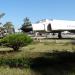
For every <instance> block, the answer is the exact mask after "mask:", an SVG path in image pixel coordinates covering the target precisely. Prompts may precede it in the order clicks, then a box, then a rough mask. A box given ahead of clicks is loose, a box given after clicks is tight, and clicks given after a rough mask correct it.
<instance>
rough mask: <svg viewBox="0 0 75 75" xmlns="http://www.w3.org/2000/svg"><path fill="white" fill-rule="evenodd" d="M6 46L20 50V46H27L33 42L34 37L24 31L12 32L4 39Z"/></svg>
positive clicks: (3, 42)
mask: <svg viewBox="0 0 75 75" xmlns="http://www.w3.org/2000/svg"><path fill="white" fill-rule="evenodd" d="M1 42H2V44H3V45H4V46H7V47H10V48H13V50H14V51H18V50H19V48H20V47H23V46H26V45H28V44H30V43H31V42H32V39H31V38H30V37H29V36H27V35H26V34H23V33H18V34H10V35H8V36H6V37H4V38H3V39H2V41H1Z"/></svg>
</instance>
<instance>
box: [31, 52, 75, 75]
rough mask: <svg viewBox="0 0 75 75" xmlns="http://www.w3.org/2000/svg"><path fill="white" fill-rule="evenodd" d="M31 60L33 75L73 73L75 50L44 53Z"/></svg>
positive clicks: (73, 74)
mask: <svg viewBox="0 0 75 75" xmlns="http://www.w3.org/2000/svg"><path fill="white" fill-rule="evenodd" d="M31 62H32V63H31V65H30V67H31V69H32V70H33V71H34V72H36V73H37V74H35V75H75V52H67V51H66V52H57V51H55V52H53V53H45V54H44V56H42V57H37V58H34V59H32V61H31ZM39 73H40V74H39Z"/></svg>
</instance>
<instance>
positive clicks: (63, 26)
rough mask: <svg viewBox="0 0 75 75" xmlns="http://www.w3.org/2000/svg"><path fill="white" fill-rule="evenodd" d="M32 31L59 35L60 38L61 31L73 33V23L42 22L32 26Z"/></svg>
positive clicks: (74, 23) (74, 26)
mask: <svg viewBox="0 0 75 75" xmlns="http://www.w3.org/2000/svg"><path fill="white" fill-rule="evenodd" d="M32 29H33V31H38V32H41V31H44V32H53V33H59V34H58V37H61V35H60V34H61V32H62V31H69V32H75V21H69V20H48V19H46V20H42V21H40V22H38V23H35V24H32Z"/></svg>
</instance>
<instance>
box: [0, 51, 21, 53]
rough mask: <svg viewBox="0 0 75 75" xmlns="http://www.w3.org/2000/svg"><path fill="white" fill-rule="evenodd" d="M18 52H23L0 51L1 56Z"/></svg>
mask: <svg viewBox="0 0 75 75" xmlns="http://www.w3.org/2000/svg"><path fill="white" fill-rule="evenodd" d="M16 52H21V50H18V51H14V50H8V51H2V50H1V51H0V54H7V53H16Z"/></svg>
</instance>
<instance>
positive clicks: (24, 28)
mask: <svg viewBox="0 0 75 75" xmlns="http://www.w3.org/2000/svg"><path fill="white" fill-rule="evenodd" d="M21 30H22V32H29V31H32V24H31V21H30V20H29V18H28V17H26V18H25V19H24V23H23V24H22V27H21Z"/></svg>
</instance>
